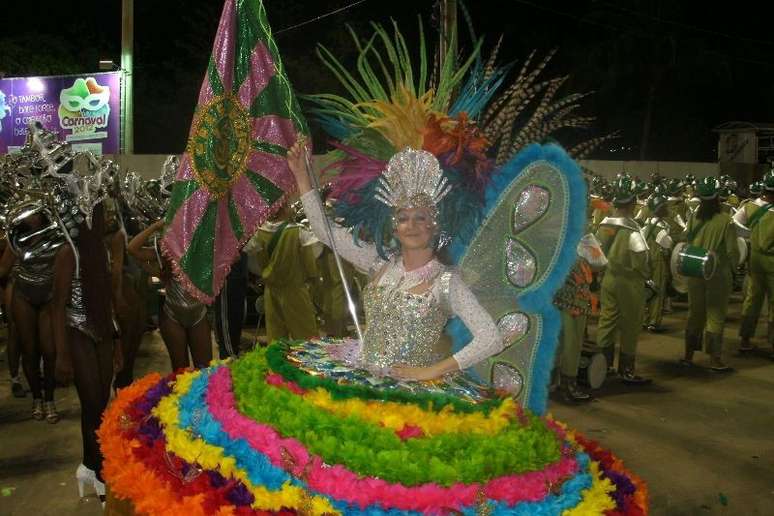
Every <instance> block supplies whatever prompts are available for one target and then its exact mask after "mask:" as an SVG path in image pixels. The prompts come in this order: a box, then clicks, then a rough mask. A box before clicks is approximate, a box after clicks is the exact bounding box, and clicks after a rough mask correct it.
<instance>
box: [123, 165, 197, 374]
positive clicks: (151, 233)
mask: <svg viewBox="0 0 774 516" xmlns="http://www.w3.org/2000/svg"><path fill="white" fill-rule="evenodd" d="M176 170H177V158H175V157H174V156H172V157H170V158H168V159H167V161H166V162H165V164H164V167H162V175H161V178H160V179H159V180H158V181H156V182H155V183H154V184H153V186H155V188H153V189H149V188H148V187H147V186H148V185H146V188H142V187H136V188H134V190H136V191H137V192H139V193H140V194H141V195H139V196H136V197H137V198H136V199H133V202H132V203H131V206H130V208H131V209H133V210H134V211H135V212H136V213H138V215H143V216H144V218H146V219H148V212H149V211H150V212H154V211H155V213H156V216H155V218H151V219H149V220H147V222H148V226H147V227H146V228H145V229H143V230H142V231H141V232H139V233H138V234H137V235H135V236H134V238H132V240H131V241H130V242H129V245H128V246H127V252H128V253H129V255H130V256H131V257H132V258H134V259H135V260H136V261H137V264H138V265H139V266H140V267H141V268H142V269H143V270H144V271H145V272H147V273H148V274H151V275H153V276H158V277H160V278H161V281H162V283H163V284H164V288H165V292H166V295H165V298H164V304H163V306H162V307H161V310H160V311H159V312H160V313H159V330H160V331H161V336H162V338H163V339H164V345H165V346H166V348H167V352H168V353H169V359H170V362H171V363H172V370H177V369H181V368H185V367H190V365H191V359H192V360H193V366H194V367H205V366H206V365H207V364H209V362H210V360H212V337H211V332H210V322H209V320H208V318H207V306H206V305H205V304H204V303H202V302H201V301H199V300H197V299H196V298H194V297H193V296H192V295H190V294H189V293H188V292H187V291H186V290H185V288H184V287H183V285H182V284H181V283H180V281H179V280H178V279H177V278H176V277H175V275H174V274H173V272H172V265H171V263H170V262H169V259H167V257H166V256H164V255H163V253H162V252H161V248H160V246H159V240H160V236H159V233H161V232H162V231H163V230H164V227H165V211H166V206H167V204H168V203H169V195H170V192H169V190H168V187H169V186H170V184H171V183H172V180H173V179H174V177H175V173H176ZM137 180H138V181H139V178H138V179H137ZM149 183H150V182H149ZM149 190H151V191H150V192H149ZM151 192H157V196H158V198H157V199H156V202H155V203H148V202H147V201H148V199H147V194H148V193H151ZM143 194H144V195H143ZM143 201H145V202H143ZM147 204H152V206H150V207H149V206H146V205H147ZM149 242H150V243H151V245H148V243H149ZM189 353H190V357H191V359H189Z"/></svg>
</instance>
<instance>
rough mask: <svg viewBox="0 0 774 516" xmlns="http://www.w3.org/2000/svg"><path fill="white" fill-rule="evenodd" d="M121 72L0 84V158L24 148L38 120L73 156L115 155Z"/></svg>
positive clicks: (118, 126)
mask: <svg viewBox="0 0 774 516" xmlns="http://www.w3.org/2000/svg"><path fill="white" fill-rule="evenodd" d="M120 106H121V72H106V73H91V74H84V75H67V76H54V77H23V78H13V79H0V154H4V153H9V152H14V151H16V150H18V149H19V148H20V147H21V146H22V145H24V139H25V137H26V135H27V126H28V124H29V123H30V122H35V121H38V122H40V123H41V124H43V127H45V128H46V129H48V130H49V131H53V132H56V133H58V134H59V137H60V139H62V140H64V141H68V142H70V143H71V144H72V146H73V149H74V150H76V151H80V150H89V151H92V152H94V153H96V154H118V153H119V150H120V149H119V147H120V143H121V134H120V131H121V116H120Z"/></svg>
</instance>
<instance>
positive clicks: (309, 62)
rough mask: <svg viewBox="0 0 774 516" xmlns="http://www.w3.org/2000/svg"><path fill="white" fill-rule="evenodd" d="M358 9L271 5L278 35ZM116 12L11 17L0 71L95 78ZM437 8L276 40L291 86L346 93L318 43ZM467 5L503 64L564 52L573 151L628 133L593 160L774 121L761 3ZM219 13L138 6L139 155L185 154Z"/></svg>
mask: <svg viewBox="0 0 774 516" xmlns="http://www.w3.org/2000/svg"><path fill="white" fill-rule="evenodd" d="M354 1H355V0H319V1H310V0H307V1H303V0H265V2H264V4H265V6H266V9H267V12H268V15H269V21H270V23H271V24H272V27H273V29H274V31H275V33H276V32H279V31H282V30H283V29H285V28H288V27H291V26H293V25H296V24H299V23H301V22H304V21H307V20H309V19H312V18H315V17H317V16H319V15H321V14H324V13H326V12H330V11H333V10H335V9H337V8H340V7H343V6H346V5H348V4H351V3H353V2H354ZM120 3H121V2H120V0H109V1H95V0H81V1H80V2H76V3H65V2H61V1H55V0H43V1H40V2H36V3H35V4H30V5H34V8H31V9H30V12H26V13H25V12H24V11H23V10H22V9H20V8H19V9H11V10H9V9H8V8H7V6H6V8H5V9H3V12H4V14H3V24H2V25H3V31H2V32H0V72H4V73H5V75H6V77H12V76H26V75H53V74H64V73H84V72H91V71H97V68H98V67H97V63H98V61H99V60H100V59H103V58H107V59H113V60H114V61H115V62H116V63H118V62H120V28H121V19H120ZM768 3H769V2H767V3H766V4H768ZM18 5H22V4H18ZM434 5H435V2H434V0H415V1H410V2H409V1H384V0H367V1H365V2H363V3H361V4H359V5H357V6H355V7H352V8H350V9H348V10H346V11H344V12H341V13H339V14H336V15H333V16H330V17H327V18H325V19H323V20H320V21H318V22H315V23H312V24H308V25H304V26H303V27H300V28H296V29H292V30H287V31H284V32H279V33H278V34H277V37H276V40H277V44H278V46H279V48H280V51H281V53H282V56H283V60H284V62H285V66H286V68H287V70H288V74H289V76H290V79H291V81H292V82H293V84H294V86H295V88H296V89H297V91H299V92H302V93H319V92H333V91H335V92H339V91H340V90H339V87H338V84H337V82H336V80H335V79H334V78H333V77H332V76H331V74H330V73H329V72H328V71H327V69H325V68H324V67H322V66H321V65H320V63H319V61H318V60H317V57H316V56H315V53H314V49H315V45H316V44H317V43H318V42H319V43H322V44H324V45H326V46H327V47H328V48H329V49H331V51H333V53H334V54H336V55H337V56H340V57H341V58H342V59H343V60H345V62H346V61H347V60H348V59H350V60H351V58H352V56H353V55H354V52H353V45H352V42H351V40H350V39H349V35H348V33H347V31H346V30H345V27H344V25H345V24H346V23H349V24H351V25H352V26H353V27H354V28H355V29H356V30H357V31H358V33H359V34H361V35H363V36H368V35H370V31H369V26H368V23H369V21H371V20H373V21H377V22H381V23H390V19H391V18H392V19H395V20H396V22H397V23H398V24H399V26H400V27H401V31H402V32H403V33H404V35H405V36H406V37H407V39H409V40H410V41H411V40H413V39H414V38H415V36H416V32H417V16H421V17H422V19H423V22H424V26H425V29H426V33H429V34H430V36H429V38H432V40H433V41H435V39H436V38H435V34H436V33H435V31H434V30H433V28H432V27H433V26H434V25H437V22H435V18H436V17H435V16H434V12H435V10H436V9H435V8H434ZM467 5H468V8H469V11H470V16H471V18H472V20H473V27H474V29H475V31H476V34H477V36H482V35H484V36H486V39H485V44H484V55H485V56H486V55H488V53H489V50H490V49H491V48H492V46H493V45H494V43H495V41H496V39H497V37H498V36H499V35H500V34H504V36H505V40H504V43H503V48H502V49H501V52H500V61H499V62H500V63H506V62H510V61H517V63H519V62H521V61H522V60H523V59H524V58H525V57H526V56H527V55H528V54H529V52H530V51H532V50H533V49H535V50H537V52H538V56H542V55H545V54H546V53H547V52H548V51H550V50H551V49H552V48H558V53H557V55H556V57H555V58H554V60H553V61H552V62H551V64H550V66H549V67H548V69H547V70H546V72H545V77H546V78H547V77H555V76H561V75H567V74H569V75H570V76H571V77H570V79H569V80H568V81H567V82H566V83H565V85H564V86H563V89H562V90H561V92H560V93H564V94H567V93H571V92H575V91H580V92H586V91H594V92H595V93H594V95H592V96H590V97H588V98H587V99H586V100H585V102H584V106H583V109H582V112H583V114H587V115H593V116H596V117H597V121H596V124H595V126H594V127H593V128H592V129H591V130H589V131H586V132H578V131H568V132H567V133H560V134H559V135H558V139H559V140H560V141H561V142H562V143H565V144H566V145H568V146H571V145H572V144H573V143H575V142H577V141H579V140H581V139H586V138H588V137H590V136H601V135H604V134H607V133H610V132H613V131H620V133H621V137H620V138H619V139H617V140H615V141H614V143H612V144H610V145H605V146H604V147H603V148H600V149H599V150H597V151H596V152H595V153H594V155H592V156H591V157H594V158H600V159H648V160H693V161H713V160H715V156H716V154H715V153H716V149H715V146H716V140H717V137H716V135H715V134H714V133H712V128H713V127H715V126H716V125H718V124H720V123H723V122H726V121H730V120H743V121H751V122H774V31H772V30H771V25H770V21H769V15H770V14H771V12H770V11H772V8H770V7H763V6H764V5H765V3H763V2H760V3H758V2H755V3H743V2H737V3H721V4H718V6H717V7H712V8H710V5H711V4H710V3H709V2H701V3H700V2H682V1H681V2H675V1H671V2H667V1H656V0H634V1H623V2H612V1H611V2H607V1H574V2H569V1H567V2H560V1H553V0H543V1H541V0H534V1H533V0H510V1H487V0H476V1H468V2H467ZM221 8H222V2H221V1H220V0H198V1H197V0H160V1H156V2H150V1H147V0H139V1H136V2H135V55H134V59H135V114H136V119H135V152H136V153H159V154H166V153H179V152H181V151H182V150H183V148H184V147H185V141H186V138H187V133H188V128H189V125H190V122H191V116H192V113H193V109H194V106H195V103H196V97H197V94H198V90H199V86H200V84H201V80H202V77H203V73H204V70H205V68H206V64H207V61H208V59H209V54H210V49H211V46H212V41H213V37H214V34H215V30H216V27H217V23H218V19H219V17H220V11H221ZM33 10H34V13H33V12H32V11H33ZM460 19H461V21H462V23H461V24H460V30H459V33H460V38H461V46H462V48H463V49H467V50H469V49H470V48H471V46H472V45H471V39H470V36H469V31H468V28H467V25H466V24H465V23H464V21H463V18H462V17H461V18H460ZM648 113H650V129H649V130H647V131H646V130H645V128H646V126H647V122H646V120H647V118H648ZM611 149H614V150H615V151H616V152H611Z"/></svg>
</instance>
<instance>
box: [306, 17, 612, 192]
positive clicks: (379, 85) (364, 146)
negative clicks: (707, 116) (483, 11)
mask: <svg viewBox="0 0 774 516" xmlns="http://www.w3.org/2000/svg"><path fill="white" fill-rule="evenodd" d="M371 27H372V29H373V32H372V34H371V35H370V36H369V37H367V38H362V37H361V36H359V35H358V34H357V33H356V32H355V30H354V29H352V28H351V27H347V30H348V32H349V34H350V36H351V38H352V41H353V43H354V45H355V48H356V49H357V53H358V54H357V59H356V64H355V66H354V69H351V68H347V67H346V66H344V65H343V64H342V63H341V61H340V60H339V59H337V58H336V57H335V56H334V55H333V54H332V53H331V52H330V51H329V50H328V49H327V48H325V47H324V46H322V45H320V46H319V47H318V49H317V55H318V56H319V57H320V59H321V60H322V62H323V63H324V64H325V66H326V67H327V68H328V69H330V70H331V72H332V73H333V74H334V75H335V76H336V78H337V79H338V80H339V81H340V82H341V84H342V86H343V88H344V90H345V91H346V93H347V95H346V97H345V96H341V95H334V94H318V95H308V96H306V97H304V98H305V100H307V101H309V102H310V103H311V104H312V108H311V110H310V111H311V113H312V114H313V115H314V116H315V117H316V118H317V120H318V121H319V122H320V123H321V125H322V127H323V129H324V130H325V131H326V132H327V133H328V134H329V135H330V136H331V137H333V138H334V139H336V140H337V141H339V142H340V144H341V145H340V146H339V149H340V150H339V151H338V152H340V153H341V152H343V155H346V166H342V167H339V168H338V170H340V171H341V174H342V175H343V176H344V177H342V180H345V181H347V182H348V185H350V186H351V185H353V184H357V185H361V186H362V185H363V184H365V182H367V181H368V180H371V179H375V177H376V175H378V173H377V172H376V170H375V169H376V167H374V166H373V163H374V162H373V161H371V163H368V164H366V163H363V164H364V165H368V166H366V167H365V168H366V169H367V171H368V172H367V174H359V175H358V176H357V177H356V178H349V179H347V177H346V176H348V175H349V174H351V173H353V171H354V170H356V168H357V165H358V160H359V159H360V158H362V156H365V155H367V156H370V157H371V158H372V159H376V160H378V161H386V160H387V159H389V157H390V156H391V155H393V154H394V153H396V152H398V151H400V150H401V149H402V148H404V147H406V146H410V147H414V148H424V149H425V150H430V151H432V152H436V153H439V154H443V153H446V154H447V157H448V156H449V155H451V154H453V156H454V157H453V159H452V158H449V159H452V161H454V162H455V163H444V161H443V157H442V156H438V157H439V159H441V162H442V165H444V166H446V167H448V166H452V165H454V164H456V163H458V162H459V161H460V160H461V159H462V156H463V154H464V153H461V152H460V149H463V148H465V149H468V150H470V149H474V152H472V155H473V156H474V158H471V157H470V156H471V154H470V153H468V154H467V156H468V158H467V159H468V161H470V160H471V159H473V161H475V162H476V163H477V165H475V166H474V167H472V168H473V169H475V171H476V180H475V181H474V182H475V183H476V184H477V185H479V186H480V179H481V177H482V173H483V171H485V170H491V168H492V167H493V166H501V165H503V164H504V163H506V162H507V161H508V160H509V159H510V158H512V157H513V156H515V155H516V154H517V153H518V152H519V151H520V150H521V149H522V148H524V147H525V146H526V145H528V144H529V143H531V142H540V141H544V140H546V139H547V138H549V137H552V136H554V135H555V134H556V133H557V132H559V131H561V130H563V129H569V128H574V129H586V128H588V127H590V126H591V124H592V123H593V121H594V118H593V117H590V116H583V115H579V114H578V111H579V110H580V108H581V102H582V100H583V99H584V98H585V97H586V96H587V95H589V94H590V93H572V94H569V95H564V96H561V97H557V95H558V94H559V91H560V89H561V88H562V86H563V85H564V84H565V83H566V80H567V77H566V76H564V77H555V78H546V79H543V78H542V77H543V74H544V72H545V69H546V67H547V66H548V64H549V62H550V61H551V59H552V58H553V56H554V55H555V54H556V52H557V50H556V49H553V50H551V51H550V52H549V53H548V54H547V55H545V56H544V57H543V58H541V59H538V57H537V52H536V51H533V52H532V53H530V55H529V56H527V58H526V60H525V61H524V62H523V63H522V65H521V67H520V69H519V71H518V73H516V75H515V77H514V78H513V79H511V80H510V81H509V80H508V76H509V75H510V72H511V71H512V69H513V67H514V63H508V64H505V65H497V64H496V63H497V56H498V52H499V49H500V47H501V45H502V41H503V38H502V36H501V37H500V38H499V39H498V41H497V42H496V44H495V46H494V49H493V50H492V52H491V53H490V54H489V56H488V57H487V58H486V59H484V58H483V57H482V54H481V48H482V45H483V38H478V39H476V37H475V33H474V31H473V30H472V27H470V34H471V38H472V39H473V41H474V44H473V49H472V51H470V52H469V54H468V55H467V56H463V57H459V56H456V55H452V54H451V53H447V54H446V55H445V56H443V57H442V58H441V59H439V58H438V56H437V53H433V54H432V55H433V59H432V60H431V59H430V58H429V57H428V53H427V44H426V39H425V33H424V29H423V26H422V22H421V19H420V20H419V31H418V39H419V53H418V60H417V58H416V57H415V58H413V59H412V54H411V53H410V52H409V49H408V45H407V43H406V39H405V38H404V36H403V34H402V33H401V31H400V29H399V28H398V26H397V24H396V23H395V22H393V23H392V26H384V25H381V24H378V23H372V24H371ZM455 33H456V31H455V32H453V34H455ZM452 37H453V38H454V37H456V36H452ZM454 43H456V41H452V42H451V45H450V46H451V48H454V46H455V45H454ZM614 137H616V135H615V134H611V135H607V136H602V137H595V138H592V139H590V140H587V141H584V142H581V143H579V144H578V145H576V146H575V147H574V148H573V150H571V151H570V152H571V155H574V156H576V157H577V156H581V155H583V156H586V155H588V154H589V153H590V152H591V151H592V150H593V149H594V148H596V147H597V146H598V145H600V144H601V143H603V142H604V141H606V140H608V139H610V138H614ZM452 147H453V148H454V149H456V150H453V149H452ZM346 149H351V150H353V151H356V152H355V153H347V151H346ZM449 153H451V154H449ZM576 153H577V154H576ZM341 163H342V164H343V163H344V161H343V160H341ZM487 163H489V164H487ZM469 168H470V167H469ZM329 169H330V170H336V169H337V167H336V165H335V164H334V165H332V166H331V167H329ZM372 175H373V177H371V176H372Z"/></svg>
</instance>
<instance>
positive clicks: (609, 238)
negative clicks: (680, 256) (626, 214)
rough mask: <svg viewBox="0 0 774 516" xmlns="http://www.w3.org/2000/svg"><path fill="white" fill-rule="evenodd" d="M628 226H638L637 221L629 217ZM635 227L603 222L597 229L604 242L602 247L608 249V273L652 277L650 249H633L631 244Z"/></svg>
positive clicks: (597, 234)
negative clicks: (649, 263) (649, 258)
mask: <svg viewBox="0 0 774 516" xmlns="http://www.w3.org/2000/svg"><path fill="white" fill-rule="evenodd" d="M627 226H631V228H636V227H638V226H637V223H636V222H634V220H632V219H627ZM632 233H634V230H633V229H630V228H629V227H622V226H611V225H607V224H602V225H600V226H599V229H598V230H597V233H596V236H597V239H598V240H599V242H600V243H601V244H602V249H605V250H607V252H606V253H605V255H606V256H607V261H608V264H607V273H610V274H613V275H616V276H628V277H637V278H642V279H648V278H650V267H649V265H648V251H647V249H643V250H642V251H638V252H635V251H632V250H631V248H630V245H629V241H630V239H631V235H632Z"/></svg>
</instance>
